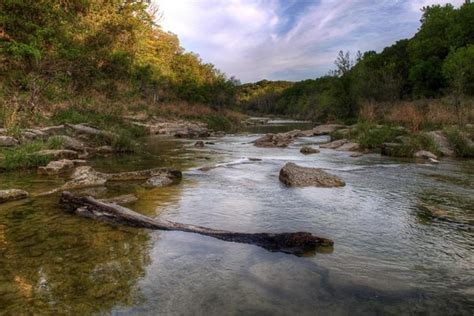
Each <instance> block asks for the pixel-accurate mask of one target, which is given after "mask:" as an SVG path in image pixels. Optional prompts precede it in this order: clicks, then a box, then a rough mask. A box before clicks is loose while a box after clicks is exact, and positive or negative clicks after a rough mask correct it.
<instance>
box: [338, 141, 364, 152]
mask: <svg viewBox="0 0 474 316" xmlns="http://www.w3.org/2000/svg"><path fill="white" fill-rule="evenodd" d="M359 148H360V146H359V144H358V143H353V142H348V143H345V144H344V145H342V146H340V147H338V148H337V149H336V150H339V151H358V150H359Z"/></svg>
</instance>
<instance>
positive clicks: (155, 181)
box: [144, 176, 173, 188]
mask: <svg viewBox="0 0 474 316" xmlns="http://www.w3.org/2000/svg"><path fill="white" fill-rule="evenodd" d="M172 183H173V179H171V178H169V177H167V176H156V177H151V178H149V179H148V180H146V182H145V184H144V186H145V187H147V188H160V187H164V186H167V185H170V184H172Z"/></svg>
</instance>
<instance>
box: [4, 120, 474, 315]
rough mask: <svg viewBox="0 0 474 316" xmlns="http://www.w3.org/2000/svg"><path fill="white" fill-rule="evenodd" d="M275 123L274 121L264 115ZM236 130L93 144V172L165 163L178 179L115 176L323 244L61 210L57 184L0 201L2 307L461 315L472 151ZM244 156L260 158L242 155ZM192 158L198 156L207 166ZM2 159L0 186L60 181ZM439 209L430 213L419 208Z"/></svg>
mask: <svg viewBox="0 0 474 316" xmlns="http://www.w3.org/2000/svg"><path fill="white" fill-rule="evenodd" d="M271 130H272V131H274V130H275V125H273V126H272V127H271ZM262 132H265V130H264V128H262V127H255V128H254V129H251V128H250V129H248V130H247V133H245V134H236V135H229V136H226V137H223V138H215V139H209V140H207V141H209V142H212V143H213V144H207V145H206V147H204V148H195V147H194V146H193V141H187V140H176V139H171V138H163V137H153V138H150V139H148V140H147V141H146V144H145V145H144V146H143V151H144V152H143V153H141V154H135V155H129V156H113V157H107V158H98V159H96V160H94V161H93V162H92V164H93V166H94V167H95V168H97V169H98V170H101V171H105V172H112V171H114V172H115V171H124V170H138V169H143V168H148V167H156V166H173V167H177V168H180V169H182V170H183V171H184V178H183V181H181V182H180V183H179V184H176V185H173V186H170V187H166V188H159V189H152V190H150V189H145V188H143V187H142V186H141V185H140V183H115V184H113V185H111V186H108V187H107V189H106V190H105V189H103V190H100V189H93V190H89V191H87V192H83V193H88V194H94V195H96V196H98V197H103V196H115V195H118V194H124V193H134V194H136V195H137V196H138V198H139V200H138V201H137V202H135V203H133V204H130V205H128V207H130V208H132V209H134V210H136V211H139V212H142V213H144V214H146V215H148V216H153V217H161V218H165V219H168V220H172V221H176V222H183V223H190V224H196V225H202V226H208V227H212V228H219V229H226V230H235V231H243V232H261V231H270V232H272V231H274V232H281V231H309V232H312V233H313V234H315V235H319V236H322V237H327V238H330V239H333V240H334V242H335V246H334V248H333V251H332V252H329V253H315V254H309V255H308V256H305V257H296V256H292V255H287V254H283V253H272V252H269V251H266V250H265V249H262V248H259V247H256V246H252V245H245V244H237V243H229V242H224V241H220V240H216V239H213V238H209V237H205V236H200V235H195V234H189V233H181V232H160V231H147V230H141V229H135V228H128V227H119V226H110V225H107V224H104V223H99V222H95V221H92V220H88V219H83V218H78V217H75V216H72V215H68V214H65V213H64V212H63V211H62V210H61V209H60V208H58V206H57V201H58V196H57V195H55V196H51V197H47V198H37V199H35V198H31V199H28V200H25V201H18V202H13V203H7V204H2V205H0V314H81V315H84V314H119V315H120V314H129V313H130V314H144V315H151V314H172V315H196V314H197V315H228V314H264V315H266V314H268V315H270V314H271V315H328V314H331V315H349V314H350V315H354V314H359V315H379V314H388V315H390V314H394V315H395V314H430V315H472V314H473V312H474V238H473V237H474V233H473V224H474V220H473V219H474V194H473V192H474V190H473V189H474V161H473V160H470V161H468V160H442V162H441V163H440V164H437V165H431V164H427V163H423V162H419V161H413V160H394V159H390V158H386V157H380V156H379V155H375V154H373V155H367V156H362V157H359V158H351V157H350V156H349V153H344V152H337V151H332V150H325V149H322V150H321V153H320V154H316V155H308V156H305V155H302V154H300V153H299V148H300V147H301V146H302V145H303V144H305V145H307V144H310V145H314V146H317V143H318V142H321V141H323V140H324V138H322V137H321V138H303V139H299V140H298V141H297V142H295V143H294V144H292V145H291V146H290V147H289V148H285V149H271V148H257V147H254V146H253V145H252V144H250V141H252V140H254V139H256V138H257V137H258V134H257V133H262ZM249 158H258V160H255V159H249ZM288 161H293V162H295V163H298V164H300V165H304V166H311V167H319V168H323V169H325V170H327V171H328V172H330V173H333V174H335V175H338V176H340V177H341V178H342V179H344V181H346V184H347V185H346V186H345V187H343V188H334V189H327V188H288V187H285V186H284V185H282V184H281V183H280V182H279V181H278V172H279V170H280V168H281V167H282V166H283V165H284V164H285V163H286V162H288ZM215 165H217V168H214V169H211V170H209V171H200V170H199V167H202V166H215ZM64 181H65V179H64V178H63V177H50V178H44V177H39V176H37V175H36V174H35V173H34V172H15V173H4V174H0V189H7V188H13V187H16V188H24V189H26V190H28V191H30V192H33V193H35V192H36V193H37V192H43V191H47V190H49V189H52V188H54V187H57V186H59V185H61V184H62V183H64ZM426 206H428V207H435V208H438V209H442V210H444V212H446V213H447V215H446V216H445V217H441V218H433V217H431V216H429V215H428V214H427V213H426V211H424V209H425V208H424V207H426Z"/></svg>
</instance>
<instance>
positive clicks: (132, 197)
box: [99, 194, 138, 204]
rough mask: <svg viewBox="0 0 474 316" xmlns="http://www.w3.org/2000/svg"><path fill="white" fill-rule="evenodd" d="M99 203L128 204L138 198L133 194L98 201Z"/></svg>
mask: <svg viewBox="0 0 474 316" xmlns="http://www.w3.org/2000/svg"><path fill="white" fill-rule="evenodd" d="M99 201H101V202H106V203H115V204H128V203H133V202H136V201H138V198H137V197H136V196H135V195H133V194H124V195H119V196H114V197H111V198H107V199H100V200H99Z"/></svg>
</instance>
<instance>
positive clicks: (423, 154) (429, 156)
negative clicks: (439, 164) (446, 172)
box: [413, 150, 438, 160]
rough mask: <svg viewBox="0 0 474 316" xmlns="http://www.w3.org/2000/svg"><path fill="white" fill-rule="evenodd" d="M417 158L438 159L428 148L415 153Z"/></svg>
mask: <svg viewBox="0 0 474 316" xmlns="http://www.w3.org/2000/svg"><path fill="white" fill-rule="evenodd" d="M413 156H414V157H415V158H423V159H434V160H436V159H438V157H436V155H435V154H433V153H432V152H430V151H427V150H419V151H417V152H416V153H415V154H414V155H413Z"/></svg>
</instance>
